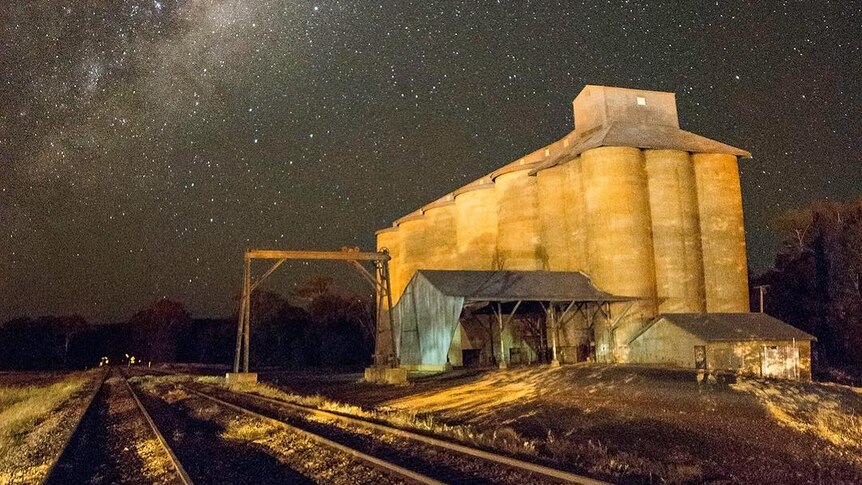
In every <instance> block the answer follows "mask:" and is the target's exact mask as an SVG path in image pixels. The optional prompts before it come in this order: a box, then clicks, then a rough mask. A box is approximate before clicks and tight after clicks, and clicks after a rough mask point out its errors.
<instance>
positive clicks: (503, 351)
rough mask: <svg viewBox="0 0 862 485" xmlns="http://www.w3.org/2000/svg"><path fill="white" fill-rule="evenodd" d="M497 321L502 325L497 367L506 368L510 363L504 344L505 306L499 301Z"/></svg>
mask: <svg viewBox="0 0 862 485" xmlns="http://www.w3.org/2000/svg"><path fill="white" fill-rule="evenodd" d="M497 323H498V324H499V327H500V361H499V362H497V367H499V368H500V369H505V368H507V367H508V364H506V347H505V346H504V345H503V308H502V306H501V305H500V303H499V302H497Z"/></svg>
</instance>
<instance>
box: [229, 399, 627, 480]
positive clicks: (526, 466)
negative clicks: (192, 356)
mask: <svg viewBox="0 0 862 485" xmlns="http://www.w3.org/2000/svg"><path fill="white" fill-rule="evenodd" d="M237 394H242V395H244V396H248V397H250V398H252V399H258V400H260V401H264V402H268V403H271V404H275V405H277V406H281V407H286V408H289V409H293V410H296V411H301V412H304V413H308V414H312V415H316V416H318V417H327V418H335V419H338V420H341V421H344V422H346V423H350V424H355V425H359V426H363V427H365V428H368V429H373V430H376V431H382V432H385V433H389V434H394V435H396V436H399V437H401V438H407V439H410V440H414V441H419V442H421V443H425V444H428V445H431V446H436V447H438V448H443V449H445V450H449V451H454V452H456V453H461V454H464V455H470V456H473V457H476V458H480V459H483V460H486V461H490V462H494V463H498V464H501V465H506V466H509V467H512V468H516V469H519V470H522V471H527V472H532V473H535V474H538V475H542V476H545V477H548V478H553V479H556V480H561V481H563V482H566V483H576V484H579V485H611V484H610V483H608V482H603V481H601V480H596V479H593V478H589V477H584V476H581V475H577V474H575V473H570V472H566V471H563V470H557V469H555V468H550V467H547V466H543V465H538V464H536V463H530V462H528V461H524V460H519V459H517V458H511V457H508V456H503V455H498V454H496V453H491V452H488V451H484V450H480V449H477V448H471V447H469V446H464V445H459V444H457V443H452V442H449V441H445V440H441V439H438V438H432V437H430V436H425V435H422V434H419V433H414V432H411V431H405V430H403V429H399V428H394V427H392V426H387V425H384V424H379V423H374V422H371V421H367V420H364V419H360V418H355V417H352V416H345V415H344V414H341V413H336V412H332V411H324V410H322V409H317V408H312V407H308V406H302V405H299V404H294V403H289V402H285V401H280V400H278V399H272V398H268V397H264V396H259V395H257V394H251V393H247V392H239V393H237Z"/></svg>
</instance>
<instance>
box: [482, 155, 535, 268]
mask: <svg viewBox="0 0 862 485" xmlns="http://www.w3.org/2000/svg"><path fill="white" fill-rule="evenodd" d="M521 162H523V161H521ZM521 162H516V163H515V164H512V165H509V166H507V167H504V168H503V169H501V170H500V171H498V172H497V173H495V174H494V175H495V176H494V182H495V190H496V191H497V204H498V209H497V250H498V254H499V262H500V266H501V268H502V269H507V270H541V269H547V265H548V256H547V253H546V252H545V250H544V248H543V247H542V246H541V244H540V239H539V238H540V236H539V230H540V229H539V204H538V197H537V195H538V190H537V188H538V185H537V182H536V177H531V176H530V175H529V171H530V169H532V168H533V167H534V165H535V164H521Z"/></svg>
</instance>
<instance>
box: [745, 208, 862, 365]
mask: <svg viewBox="0 0 862 485" xmlns="http://www.w3.org/2000/svg"><path fill="white" fill-rule="evenodd" d="M777 226H778V228H779V230H781V231H782V233H783V234H784V236H785V241H784V247H783V248H782V250H781V251H780V252H779V254H778V256H777V257H776V259H775V265H774V267H773V268H772V269H770V270H768V271H766V272H765V273H763V274H761V275H758V276H755V277H754V278H752V286H753V287H754V286H758V285H769V286H768V288H767V292H766V297H765V299H764V301H765V310H766V312H767V313H769V314H770V315H773V316H775V317H777V318H780V319H781V320H784V321H785V322H788V323H790V324H791V325H794V326H796V327H798V328H801V329H803V330H805V331H806V332H808V333H811V334H812V335H814V336H815V337H817V342H816V343H815V344H814V351H815V355H814V357H815V358H816V359H817V360H818V362H817V363H816V365H815V369H818V368H819V369H828V368H833V369H835V368H838V369H848V370H850V371H851V372H852V373H854V374H856V376H857V378H858V377H859V376H862V199H859V200H856V201H853V202H847V203H835V202H821V203H817V204H814V205H813V206H811V207H809V208H806V209H801V210H792V211H787V212H786V213H784V214H783V215H782V216H781V217H780V219H779V220H778V221H777ZM754 295H755V298H752V304H753V306H758V305H759V301H758V298H757V296H758V293H754Z"/></svg>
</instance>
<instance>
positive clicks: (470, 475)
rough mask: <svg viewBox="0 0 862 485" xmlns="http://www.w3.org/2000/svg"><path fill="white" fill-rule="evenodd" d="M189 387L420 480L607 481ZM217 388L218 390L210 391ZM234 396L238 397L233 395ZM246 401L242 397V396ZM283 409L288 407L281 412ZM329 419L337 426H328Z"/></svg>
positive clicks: (307, 409) (347, 418) (349, 420)
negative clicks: (395, 465)
mask: <svg viewBox="0 0 862 485" xmlns="http://www.w3.org/2000/svg"><path fill="white" fill-rule="evenodd" d="M185 388H186V389H187V390H188V391H189V392H191V393H193V394H195V395H198V396H200V397H201V398H204V399H208V400H210V401H212V402H216V403H219V404H221V405H224V406H230V407H232V408H234V409H236V410H237V411H238V412H244V413H249V414H255V415H258V416H261V417H262V418H263V419H269V420H275V421H276V422H277V423H280V424H281V425H286V426H292V427H295V428H299V429H301V430H302V431H305V432H311V433H315V434H317V435H319V436H325V438H324V439H328V440H330V441H336V442H339V443H347V444H350V445H351V446H354V448H360V449H366V450H374V455H375V456H376V457H377V458H378V459H382V460H389V461H390V463H398V464H399V466H401V467H402V468H408V469H411V470H416V471H421V472H423V473H426V474H427V478H429V479H430V480H432V481H430V482H424V483H433V481H437V483H440V482H442V483H575V484H583V485H607V482H602V481H600V480H595V479H592V478H589V477H584V476H581V475H577V474H574V473H571V472H567V471H563V470H558V469H554V468H551V467H547V466H543V465H540V464H536V463H531V462H527V461H524V460H519V459H516V458H512V457H508V456H504V455H500V454H497V453H492V452H489V451H486V450H481V449H477V448H472V447H469V446H464V445H460V444H457V443H452V442H449V441H445V440H441V439H438V438H433V437H429V436H425V435H421V434H418V433H413V432H410V431H405V430H402V429H398V428H394V427H391V426H387V425H383V424H380V423H376V422H371V421H367V420H364V419H359V418H356V417H353V416H347V415H344V414H340V413H335V412H331V411H325V410H320V409H317V408H311V407H307V406H301V405H297V404H293V403H288V402H285V401H280V400H276V399H271V398H267V397H263V396H259V395H256V394H249V393H235V392H231V391H223V390H218V389H214V388H211V387H210V388H207V389H206V390H207V391H210V392H201V390H197V389H191V388H189V387H185ZM211 391H216V392H217V394H218V395H213V394H211ZM237 398H239V399H237ZM243 400H244V401H245V402H242V401H243ZM284 411H287V412H286V413H285V412H284ZM334 422H337V423H340V425H341V426H337V425H333V423H334Z"/></svg>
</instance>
